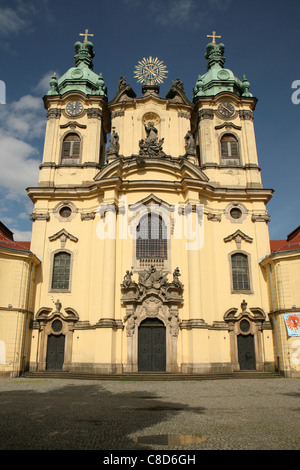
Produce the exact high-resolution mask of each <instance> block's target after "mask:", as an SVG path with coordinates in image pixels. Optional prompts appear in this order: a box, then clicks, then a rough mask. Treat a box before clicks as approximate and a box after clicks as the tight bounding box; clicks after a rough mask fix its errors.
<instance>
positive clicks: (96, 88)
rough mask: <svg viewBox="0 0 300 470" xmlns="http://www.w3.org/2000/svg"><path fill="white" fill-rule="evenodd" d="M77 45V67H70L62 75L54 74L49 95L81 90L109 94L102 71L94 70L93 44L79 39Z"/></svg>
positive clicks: (92, 93)
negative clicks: (98, 72)
mask: <svg viewBox="0 0 300 470" xmlns="http://www.w3.org/2000/svg"><path fill="white" fill-rule="evenodd" d="M74 47H75V56H74V60H75V67H72V68H70V69H69V70H68V71H67V72H66V73H65V74H64V75H63V76H62V77H60V78H59V79H57V78H56V75H55V74H54V75H53V77H52V78H51V80H50V86H51V90H50V91H49V92H48V93H47V94H48V95H63V94H64V93H67V92H68V91H81V92H82V93H84V94H86V95H100V96H105V97H106V96H107V89H106V86H105V83H104V80H103V76H102V74H101V73H100V74H99V75H97V74H96V73H95V72H93V70H92V69H93V58H94V56H95V53H94V51H93V44H92V43H91V42H90V41H86V42H83V43H81V42H80V41H77V42H76V43H75V44H74Z"/></svg>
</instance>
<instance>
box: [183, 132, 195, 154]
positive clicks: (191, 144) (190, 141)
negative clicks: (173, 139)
mask: <svg viewBox="0 0 300 470" xmlns="http://www.w3.org/2000/svg"><path fill="white" fill-rule="evenodd" d="M184 140H185V153H186V154H187V155H195V139H194V136H193V134H192V133H191V131H188V132H187V134H186V136H185V138H184Z"/></svg>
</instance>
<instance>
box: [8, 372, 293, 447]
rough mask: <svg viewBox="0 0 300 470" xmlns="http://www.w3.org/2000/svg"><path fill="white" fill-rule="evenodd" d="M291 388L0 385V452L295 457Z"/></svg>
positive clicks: (21, 381)
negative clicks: (279, 453) (291, 453)
mask: <svg viewBox="0 0 300 470" xmlns="http://www.w3.org/2000/svg"><path fill="white" fill-rule="evenodd" d="M299 385H300V381H299V380H298V379H285V378H278V379H277V378H275V379H252V380H251V379H228V380H227V379H226V380H202V381H200V380H199V381H188V382H185V381H176V382H175V381H174V382H173V381H172V382H168V381H158V382H156V381H155V382H154V381H153V382H146V381H145V382H130V381H126V382H124V381H106V380H103V381H101V380H99V381H98V380H91V381H88V380H70V379H67V380H65V379H43V378H41V379H38V378H35V379H29V378H15V379H0V450H23V449H24V450H110V451H113V450H123V451H124V450H127V451H128V450H142V449H144V450H160V451H161V450H168V451H172V450H181V451H183V450H191V449H192V450H230V449H231V450H299V442H300V439H299V438H300V421H299V411H300V407H299V396H300V393H299ZM179 436H180V438H179ZM186 436H189V437H186ZM196 438H197V440H198V442H197V443H195V439H196ZM180 439H181V440H180Z"/></svg>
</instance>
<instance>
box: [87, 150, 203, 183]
mask: <svg viewBox="0 0 300 470" xmlns="http://www.w3.org/2000/svg"><path fill="white" fill-rule="evenodd" d="M116 177H118V178H120V179H121V180H135V181H137V180H144V181H145V180H149V181H151V180H155V181H161V182H163V181H166V182H167V181H176V182H181V181H182V180H184V179H192V180H196V181H202V182H205V183H207V182H208V181H209V178H208V177H207V176H206V175H205V173H203V171H202V170H201V169H200V168H199V167H198V166H197V165H194V164H193V163H191V162H190V161H188V160H187V159H186V158H172V157H165V158H155V157H148V158H147V157H140V156H132V157H129V158H121V157H120V158H117V159H116V160H113V161H112V162H111V163H108V164H107V165H106V166H105V167H103V168H102V169H101V170H100V171H99V173H98V174H97V175H96V176H95V178H94V180H95V181H96V182H101V181H103V180H107V179H109V178H116Z"/></svg>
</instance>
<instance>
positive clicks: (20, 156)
mask: <svg viewBox="0 0 300 470" xmlns="http://www.w3.org/2000/svg"><path fill="white" fill-rule="evenodd" d="M0 141H1V147H0V164H1V173H0V185H1V186H2V188H5V189H6V190H7V192H6V198H8V199H14V198H16V199H17V198H18V196H20V195H24V194H25V188H26V187H27V186H33V185H36V184H37V181H38V166H39V165H38V160H37V159H36V158H34V157H36V155H37V154H38V151H37V150H36V149H35V148H34V147H33V146H32V145H30V144H29V143H27V142H24V141H22V140H19V139H17V138H16V137H12V136H10V135H5V134H4V133H3V132H2V131H0Z"/></svg>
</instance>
